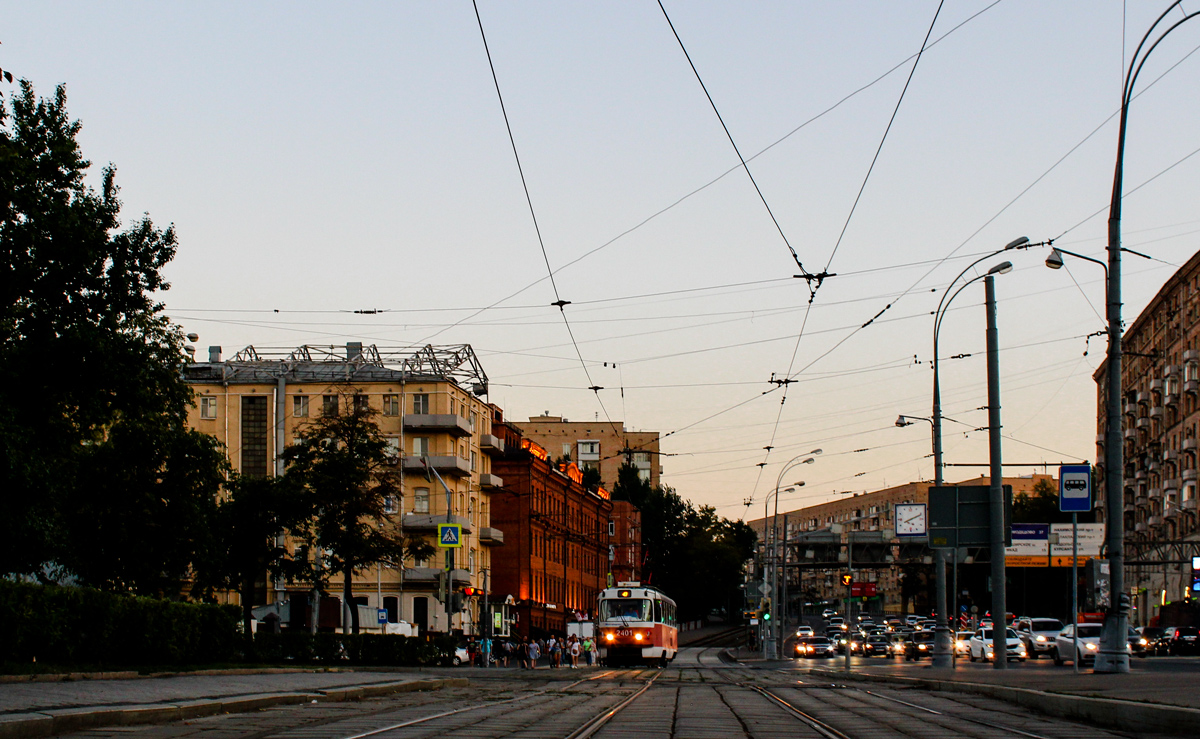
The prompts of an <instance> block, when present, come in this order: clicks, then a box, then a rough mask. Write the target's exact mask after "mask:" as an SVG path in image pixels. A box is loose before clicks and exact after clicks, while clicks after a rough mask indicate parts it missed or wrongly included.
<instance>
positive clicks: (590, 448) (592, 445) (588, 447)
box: [575, 439, 600, 462]
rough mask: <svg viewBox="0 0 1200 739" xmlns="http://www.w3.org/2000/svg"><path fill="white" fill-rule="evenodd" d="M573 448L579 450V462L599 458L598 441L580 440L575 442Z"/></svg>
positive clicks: (595, 460) (592, 460) (597, 459)
mask: <svg viewBox="0 0 1200 739" xmlns="http://www.w3.org/2000/svg"><path fill="white" fill-rule="evenodd" d="M575 449H576V450H578V451H579V461H580V462H597V461H599V460H600V442H598V441H586V440H582V439H581V440H580V441H577V442H575Z"/></svg>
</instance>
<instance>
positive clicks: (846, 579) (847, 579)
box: [842, 575, 854, 585]
mask: <svg viewBox="0 0 1200 739" xmlns="http://www.w3.org/2000/svg"><path fill="white" fill-rule="evenodd" d="M853 582H854V575H842V584H843V585H850V584H852V583H853Z"/></svg>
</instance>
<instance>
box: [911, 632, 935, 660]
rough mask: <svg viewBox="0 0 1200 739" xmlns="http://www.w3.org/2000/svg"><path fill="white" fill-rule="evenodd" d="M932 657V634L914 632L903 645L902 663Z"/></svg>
mask: <svg viewBox="0 0 1200 739" xmlns="http://www.w3.org/2000/svg"><path fill="white" fill-rule="evenodd" d="M932 655H933V632H932V631H914V632H913V634H912V636H910V637H909V638H908V641H906V642H905V643H904V661H905V662H909V661H911V660H920V659H922V658H924V657H929V656H932Z"/></svg>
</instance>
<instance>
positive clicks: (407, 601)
mask: <svg viewBox="0 0 1200 739" xmlns="http://www.w3.org/2000/svg"><path fill="white" fill-rule="evenodd" d="M208 359H209V361H208V362H196V363H193V364H189V365H187V366H185V368H184V377H185V379H186V380H187V382H188V383H189V384H190V385H191V387H192V389H193V390H194V391H195V393H196V405H195V407H194V408H193V409H192V411H191V413H190V416H189V422H190V425H191V426H192V428H194V429H196V430H198V431H203V432H205V433H208V434H212V435H213V436H215V437H217V439H218V440H220V441H221V442H222V443H223V444H224V445H225V447H226V449H227V452H228V455H229V461H230V464H231V465H232V467H233V468H234V469H235V470H237V471H239V472H240V473H242V474H244V475H257V476H267V475H278V474H283V471H284V466H283V461H282V460H281V459H280V457H279V454H280V452H281V451H282V450H283V449H284V448H286V447H287V445H289V444H292V443H294V441H295V440H296V439H297V438H298V435H299V432H300V429H301V428H302V427H303V426H304V424H306V423H308V422H309V420H310V419H312V418H314V417H316V416H318V415H319V414H322V413H336V412H337V411H338V405H339V403H345V402H347V401H348V399H355V398H363V399H365V400H363V401H358V400H351V402H366V403H368V404H369V405H370V406H371V407H372V408H373V409H375V410H376V411H378V415H377V416H376V420H377V422H378V424H379V427H380V429H381V431H382V432H383V433H384V435H385V436H386V437H387V439H388V441H389V443H390V444H391V446H392V447H393V449H394V451H395V457H396V463H397V464H398V465H400V467H401V469H402V472H403V474H402V476H401V478H402V483H401V490H402V495H401V497H400V499H399V500H395V501H392V502H391V504H390V506H389V508H388V511H389V513H388V517H389V520H388V525H393V526H396V527H397V528H400V529H402V530H403V532H404V533H405V534H417V535H420V536H427V537H428V538H429V541H430V543H432V544H436V541H435V538H436V534H437V524H439V523H445V522H447V520H448V519H447V515H449V520H450V521H453V522H457V523H459V524H462V526H463V539H464V541H463V546H462V548H461V549H458V550H457V554H456V555H455V556H456V559H455V561H454V569H453V574H452V582H453V586H454V588H455V589H456V590H461V588H463V587H465V586H468V585H470V586H474V587H480V588H482V587H484V585H485V582H484V578H485V572H487V571H488V570H489V568H490V566H491V552H490V549H491V547H495V546H500V545H503V543H504V534H503V532H501V531H499V530H498V529H495V528H493V527H492V526H491V509H492V505H491V496H492V494H493V493H494V492H495V491H497V490H499V489H500V487H501V486H502V485H503V481H502V480H501V479H500V478H499V477H497V476H496V475H494V474H492V468H491V460H492V457H493V456H496V455H500V454H503V453H504V443H503V442H502V441H501V440H500V439H498V438H497V437H496V436H494V435H493V434H492V429H491V419H492V406H490V405H489V404H488V403H487V402H486V401H485V400H483V399H482V398H481V396H483V395H485V394H486V393H487V376H486V375H485V374H484V372H483V369H482V367H481V366H480V364H479V361H478V359H477V358H476V357H475V354H474V352H473V351H472V350H471V347H470V346H469V345H458V346H451V347H434V346H426V347H423V348H421V349H419V350H415V351H414V350H412V349H406V350H403V351H397V352H387V351H386V350H380V349H378V348H377V347H375V346H363V345H362V344H358V343H350V344H346V346H345V347H344V348H334V347H315V346H302V347H299V348H297V349H294V350H281V351H273V350H265V349H261V348H260V349H255V348H254V347H247V348H246V349H243V350H242V351H240V352H238V353H237V354H236V355H235V356H234V357H233V358H232V359H229V360H227V361H223V360H222V358H221V348H220V347H210V348H209V357H208ZM422 457H425V458H427V459H428V460H429V463H430V465H431V466H432V467H433V468H434V469H436V470H437V471H438V473H439V474H440V475H441V477H442V479H443V480H444V481H445V484H446V486H447V487H448V488H449V496H448V497H449V500H447V494H446V491H445V490H443V489H441V488H440V486H439V484H438V482H437V480H436V478H435V479H434V481H433V482H432V483H430V482H429V481H428V480H427V479H426V475H425V468H424V465H423V464H422V462H421V459H422ZM447 507H449V509H447ZM446 552H447V550H446V549H439V550H438V552H437V554H436V555H435V556H434V557H433V558H431V559H430V560H427V561H420V562H416V561H407V562H405V563H404V567H403V568H391V567H386V566H378V567H376V568H373V569H371V570H368V571H365V572H362V573H360V574H359V576H358V577H357V579H356V580H355V582H354V585H353V592H354V596H353V597H354V600H355V601H356V603H357V604H358V605H359V606H365V607H366V608H367V609H369V610H366V611H360V614H361V613H366V614H369V616H370V618H369V619H363V618H361V617H360V623H362V624H363V625H365V626H368V627H373V628H375V629H376V630H379V629H380V627H378V626H377V625H376V619H375V618H374V615H375V609H381V610H384V611H386V614H387V620H388V622H389V623H398V622H406V623H409V624H414V625H416V626H417V627H418V628H419V629H420V632H421V633H429V632H441V633H445V632H447V631H461V632H462V633H465V634H474V633H479V624H478V614H479V610H478V605H479V604H477V603H471V602H469V601H468V608H467V610H465V611H463V612H457V613H454V614H451V616H450V620H449V622H448V621H447V614H446V608H445V606H444V605H443V604H442V603H441V602H440V601H439V600H437V598H436V597H435V595H436V589H437V583H438V573H439V572H440V571H442V570H443V569H444V567H445V566H446V564H447V561H446ZM331 590H334V591H336V593H334V592H331V593H330V594H329V597H326V598H323V599H322V603H321V606H320V621H319V625H320V626H321V627H323V628H328V627H333V626H337V625H339V624H340V619H341V612H342V608H341V603H340V601H339V600H337V599H336V596H339V595H340V585H339V586H338V587H336V588H331ZM259 595H260V598H259V599H258V600H260V601H261V602H260V603H255V604H254V605H272V604H273V605H274V606H275V607H276V608H277V609H278V611H279V613H280V616H281V618H282V620H283V623H284V625H288V626H292V627H294V628H307V627H308V625H309V623H310V622H309V620H308V619H309V615H308V614H309V613H310V612H311V610H312V603H311V601H310V588H309V586H308V585H307V584H305V583H294V584H293V583H284V582H276V583H273V584H267V583H264V585H263V589H262V591H261V592H260V593H259ZM230 597H231V600H232V601H233V602H236V600H237V595H236V594H231V596H230Z"/></svg>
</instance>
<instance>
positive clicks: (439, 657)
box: [254, 631, 456, 667]
mask: <svg viewBox="0 0 1200 739" xmlns="http://www.w3.org/2000/svg"><path fill="white" fill-rule="evenodd" d="M455 644H456V640H455V638H454V637H449V638H447V637H444V636H443V637H437V638H435V639H434V640H432V641H429V640H426V639H423V638H420V637H406V636H399V635H396V634H358V635H357V636H354V635H342V634H328V633H320V634H316V635H312V634H309V633H308V632H304V631H285V632H283V633H280V634H272V633H269V632H266V631H260V632H258V633H257V634H255V635H254V651H255V655H256V658H257V659H258V660H259V661H262V662H295V663H303V664H310V663H319V664H326V665H332V664H337V665H371V666H380V667H383V666H394V665H435V664H445V663H446V662H448V661H449V660H450V658H451V657H452V656H453V654H454V647H455Z"/></svg>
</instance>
